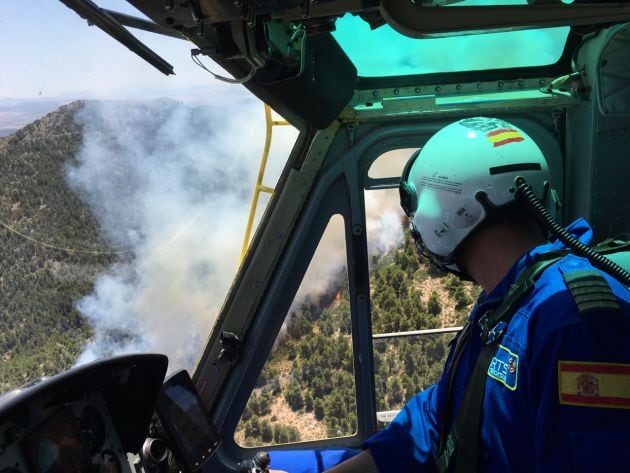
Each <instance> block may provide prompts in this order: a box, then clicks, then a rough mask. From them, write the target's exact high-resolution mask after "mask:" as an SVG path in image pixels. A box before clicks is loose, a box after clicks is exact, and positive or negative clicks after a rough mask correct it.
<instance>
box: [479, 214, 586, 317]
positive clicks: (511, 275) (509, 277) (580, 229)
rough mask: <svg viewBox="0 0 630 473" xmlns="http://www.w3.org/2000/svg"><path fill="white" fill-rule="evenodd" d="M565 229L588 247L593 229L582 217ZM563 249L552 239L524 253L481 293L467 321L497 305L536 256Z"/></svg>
mask: <svg viewBox="0 0 630 473" xmlns="http://www.w3.org/2000/svg"><path fill="white" fill-rule="evenodd" d="M566 229H567V231H568V232H569V233H570V234H571V235H573V236H574V237H575V238H577V239H578V240H579V241H580V242H582V243H584V244H585V245H589V244H590V243H591V241H592V239H593V229H592V228H591V227H590V225H589V224H588V222H587V221H586V220H585V219H584V218H582V217H580V218H578V219H577V220H575V221H573V222H572V223H571V224H570V225H569V226H568V227H566ZM564 248H566V245H565V244H564V243H562V242H561V241H560V240H558V239H554V240H552V241H550V242H548V243H545V244H542V245H539V246H537V247H535V248H533V249H531V250H529V251H527V252H525V253H524V254H523V255H522V256H521V257H520V258H519V259H518V260H517V261H516V262H515V263H514V264H513V265H512V267H511V268H510V269H509V270H508V272H507V273H506V275H505V276H504V277H503V279H501V281H499V284H497V285H496V286H495V288H494V289H493V290H492V291H490V293H489V294H487V293H486V292H485V291H482V292H481V294H480V295H479V298H478V299H477V304H476V306H475V309H474V310H473V311H472V312H471V313H470V317H469V319H470V320H473V321H474V320H476V319H477V318H478V317H480V315H483V314H484V313H485V312H486V311H487V310H488V309H490V308H492V306H494V305H497V304H499V303H500V301H501V300H503V298H504V297H505V295H506V294H507V291H508V289H509V288H510V285H511V284H512V283H513V282H514V281H515V280H516V278H517V277H518V276H519V274H521V272H522V271H523V270H524V269H525V268H526V267H527V266H529V265H530V264H531V263H532V261H533V259H534V258H535V257H536V256H538V255H540V254H543V253H547V252H549V251H553V250H561V249H564Z"/></svg>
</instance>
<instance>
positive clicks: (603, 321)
mask: <svg viewBox="0 0 630 473" xmlns="http://www.w3.org/2000/svg"><path fill="white" fill-rule="evenodd" d="M567 230H569V231H570V232H571V233H572V234H573V235H574V236H575V237H577V238H578V239H580V241H582V242H583V243H585V244H589V243H590V241H591V239H592V230H591V229H590V227H589V226H588V224H587V223H586V221H584V220H583V219H579V220H577V221H576V222H574V223H573V224H572V225H571V226H569V227H568V228H567ZM562 247H563V245H562V243H561V242H559V241H555V242H552V243H548V244H545V245H541V246H539V247H536V248H534V249H533V250H531V251H529V252H528V253H527V254H525V255H524V256H523V257H521V258H520V259H519V260H518V261H517V262H516V263H515V264H514V266H513V267H512V268H511V269H510V271H509V272H508V274H507V275H506V276H505V277H504V278H503V280H502V281H501V282H500V283H499V284H498V285H497V287H496V288H494V289H493V290H492V291H491V292H490V294H487V295H486V294H483V293H482V295H481V296H480V298H479V301H478V302H477V305H476V306H475V308H474V309H473V311H472V312H471V314H470V317H469V318H470V321H471V322H472V323H473V332H472V335H471V339H470V342H469V344H468V346H467V348H466V349H465V351H464V352H463V354H462V358H461V360H460V363H459V367H458V369H457V371H456V376H455V379H454V391H453V395H452V402H453V407H454V409H453V419H455V418H456V417H457V407H458V406H459V405H460V403H461V401H462V397H463V393H464V389H465V387H466V385H467V383H468V379H469V377H470V374H471V372H472V371H473V368H474V365H475V362H476V360H477V357H478V355H479V353H480V350H481V347H482V342H481V339H480V330H479V327H478V325H477V322H478V319H479V318H480V317H481V316H482V315H483V314H484V313H485V312H486V311H487V310H488V309H493V308H496V307H497V306H498V305H499V303H500V301H501V300H502V299H503V297H504V296H505V294H506V292H507V290H508V288H509V286H510V284H511V283H513V282H514V281H515V279H516V278H517V277H518V275H519V274H520V272H521V271H523V269H524V268H525V267H527V265H528V263H530V262H531V260H532V258H533V257H534V256H535V255H537V254H540V253H544V252H547V251H550V250H556V249H561V248H562ZM584 269H586V270H592V269H593V266H592V265H591V264H590V262H589V261H588V260H586V259H584V258H580V257H577V256H574V255H568V256H566V257H564V258H563V259H562V260H560V261H559V262H557V263H555V264H553V265H552V266H550V267H549V268H547V269H546V270H545V271H544V273H543V274H542V276H541V277H540V278H539V279H538V281H537V282H536V285H535V288H534V290H533V291H532V292H531V293H530V294H529V295H527V296H526V297H525V299H524V300H523V302H522V303H521V305H520V308H519V309H518V310H517V312H516V314H515V315H514V317H513V318H512V320H511V322H510V324H509V326H508V328H507V330H506V332H505V336H504V338H503V340H502V341H501V343H500V346H499V348H498V350H497V354H496V356H495V357H494V358H493V360H492V362H491V364H490V367H489V369H488V377H487V379H486V390H485V398H484V401H483V410H482V412H483V413H482V428H481V452H480V455H479V456H480V462H481V470H482V471H485V472H502V473H503V472H520V471H522V472H532V471H553V472H580V471H584V472H599V471H601V472H621V471H630V293H629V292H628V290H627V289H626V288H625V287H624V286H623V285H621V284H620V283H619V282H617V281H616V280H614V279H612V278H611V277H609V276H608V275H604V277H605V279H606V281H607V282H608V284H609V285H610V287H611V289H612V291H613V293H614V294H615V295H616V296H617V298H618V300H619V303H620V305H621V307H622V312H619V311H600V312H598V311H594V312H586V313H584V314H580V313H579V312H578V309H577V306H576V303H575V301H574V299H573V297H572V295H571V293H570V292H569V290H568V289H567V286H566V284H565V281H564V279H563V277H562V275H563V274H564V273H571V272H573V271H578V270H584ZM452 355H453V353H452V351H451V354H450V355H449V358H448V359H447V362H446V367H445V370H444V373H443V375H442V377H441V379H440V381H439V383H438V384H437V385H434V386H431V387H429V388H428V389H426V390H425V391H423V392H421V393H419V394H417V395H416V396H415V397H413V398H412V399H411V400H410V401H408V402H407V404H406V405H405V406H404V408H403V409H402V410H401V412H400V413H399V414H398V416H397V417H396V418H395V419H394V420H393V421H392V423H391V424H390V425H389V426H388V427H387V429H385V430H382V431H380V432H378V433H376V434H375V435H374V436H372V437H371V438H369V439H368V440H367V441H366V442H365V444H364V447H366V448H369V449H370V451H371V453H372V456H373V457H374V460H375V461H376V464H377V465H378V467H379V469H380V471H381V473H387V472H392V473H394V472H395V473H401V472H405V471H414V472H424V471H427V472H428V471H431V472H432V471H435V458H436V456H437V454H438V449H439V442H440V432H441V429H442V428H443V427H442V426H441V413H442V412H443V410H444V407H445V406H444V404H445V395H446V390H447V383H448V370H449V368H450V364H451V358H452ZM446 428H447V429H450V426H446Z"/></svg>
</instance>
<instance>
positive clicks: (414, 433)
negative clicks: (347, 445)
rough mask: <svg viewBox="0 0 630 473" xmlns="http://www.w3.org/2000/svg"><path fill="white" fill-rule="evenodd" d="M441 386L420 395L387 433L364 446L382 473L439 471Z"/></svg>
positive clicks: (385, 431)
mask: <svg viewBox="0 0 630 473" xmlns="http://www.w3.org/2000/svg"><path fill="white" fill-rule="evenodd" d="M437 393H438V389H437V385H433V386H431V387H429V388H427V389H426V390H424V391H423V392H421V393H418V394H416V395H415V396H414V397H413V398H411V400H409V401H408V402H407V404H405V406H404V407H403V408H402V410H401V411H400V413H399V414H398V415H397V416H396V418H395V419H394V420H393V421H392V423H391V424H390V425H389V426H388V427H387V428H386V429H385V430H381V431H380V432H377V433H376V434H374V435H373V436H372V437H370V438H369V439H368V440H367V441H366V442H365V444H364V447H365V448H369V449H370V452H371V453H372V457H374V461H375V462H376V465H377V466H378V469H379V470H380V472H381V473H388V472H391V473H401V472H405V471H415V472H424V471H427V472H428V471H431V472H433V471H435V464H434V461H433V458H434V455H435V453H436V452H437V449H438V442H439V438H440V435H439V427H438V416H437V412H438V411H437V407H436V406H437V398H438V396H437Z"/></svg>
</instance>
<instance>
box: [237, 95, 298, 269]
mask: <svg viewBox="0 0 630 473" xmlns="http://www.w3.org/2000/svg"><path fill="white" fill-rule="evenodd" d="M265 122H266V124H267V131H266V137H265V148H264V149H263V154H262V159H261V161H260V168H259V169H258V177H257V178H256V185H255V186H254V195H253V197H252V203H251V205H250V207H249V218H248V219H247V227H246V228H245V237H244V238H243V248H242V249H241V256H240V258H239V260H238V263H239V265H240V264H241V263H242V262H243V258H245V253H247V249H248V248H249V240H250V238H251V235H252V227H253V226H254V217H255V216H256V209H257V208H258V198H259V197H260V193H261V192H266V193H268V194H273V191H274V188H273V187H268V186H265V185H263V183H262V180H263V176H264V174H265V168H266V167H267V159H268V158H269V150H270V149H271V138H272V134H273V127H274V126H286V125H290V123H289V122H288V121H286V120H274V119H273V118H272V117H271V108H270V107H269V105H267V104H265Z"/></svg>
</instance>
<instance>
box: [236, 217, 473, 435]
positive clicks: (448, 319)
mask: <svg viewBox="0 0 630 473" xmlns="http://www.w3.org/2000/svg"><path fill="white" fill-rule="evenodd" d="M402 224H403V225H406V222H402ZM370 273H371V274H370V280H371V287H372V288H371V304H372V327H373V329H372V331H373V333H374V334H377V333H392V332H404V331H413V330H422V329H431V328H438V327H450V326H458V325H463V322H464V321H465V318H466V316H467V313H468V311H469V309H470V307H471V305H472V303H473V299H474V298H475V297H476V296H477V292H478V289H477V288H476V287H475V286H474V285H472V284H470V283H462V282H461V281H460V280H459V279H457V278H456V277H454V276H452V275H446V274H443V273H441V272H439V271H437V270H436V269H435V268H434V267H432V266H431V265H430V264H429V263H428V261H426V260H425V259H424V258H421V259H420V260H419V259H418V255H417V251H416V249H415V246H414V243H413V241H412V240H411V238H410V237H409V235H408V234H407V236H406V238H405V241H404V244H403V245H402V246H401V247H400V248H397V249H395V250H394V251H392V252H390V253H389V254H387V255H384V256H382V257H375V258H374V259H373V261H372V268H371V271H370ZM453 336H454V335H453V334H452V333H451V334H436V335H430V336H422V337H420V336H413V337H404V338H389V339H379V340H375V342H374V363H375V384H376V398H377V402H378V406H377V411H378V412H387V411H392V410H397V409H400V408H401V407H402V404H403V403H404V402H405V400H407V399H409V398H410V397H412V396H413V395H414V394H415V393H417V392H419V391H421V390H422V389H424V388H425V387H427V386H429V385H431V384H433V383H434V382H436V381H437V379H438V377H439V375H440V373H441V371H442V367H443V364H444V361H445V358H446V355H447V351H448V343H449V341H450V340H451V339H452V338H453ZM385 422H386V421H384V423H385ZM356 423H357V420H356V401H355V385H354V370H353V357H352V342H351V327H350V304H349V299H348V291H347V287H344V286H343V285H342V286H340V287H339V288H338V292H337V296H336V297H335V298H334V299H333V301H332V302H330V301H328V302H324V303H323V304H321V303H320V305H318V304H314V303H313V302H312V301H309V302H308V303H304V304H302V305H301V307H299V309H298V310H296V311H294V312H293V313H292V314H290V315H289V318H288V321H287V324H286V333H284V334H283V335H282V336H281V338H280V340H279V341H278V343H277V347H276V348H275V350H274V352H273V353H272V355H271V357H270V359H269V360H268V361H267V363H266V365H265V368H264V370H263V372H262V374H261V376H260V378H259V379H258V382H257V388H256V389H255V391H254V393H253V394H252V397H251V398H250V400H249V402H248V405H247V407H246V409H245V412H244V413H243V416H242V418H241V422H240V423H239V426H238V429H237V433H236V439H237V441H238V442H239V443H240V444H241V445H244V446H248V447H251V446H259V445H271V444H276V443H287V442H295V441H306V440H316V439H322V438H331V437H339V436H344V435H352V434H353V433H354V432H355V430H356ZM384 423H383V425H384Z"/></svg>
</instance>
